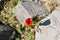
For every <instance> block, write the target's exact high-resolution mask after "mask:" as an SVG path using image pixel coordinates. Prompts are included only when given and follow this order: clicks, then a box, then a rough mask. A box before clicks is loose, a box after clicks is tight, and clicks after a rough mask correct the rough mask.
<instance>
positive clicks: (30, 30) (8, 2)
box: [0, 0, 40, 40]
mask: <svg viewBox="0 0 60 40" xmlns="http://www.w3.org/2000/svg"><path fill="white" fill-rule="evenodd" d="M19 2H21V0H5V1H4V5H3V9H2V10H1V11H0V21H1V22H2V23H4V24H5V25H10V26H11V27H12V28H14V29H15V30H16V31H17V32H18V33H17V37H16V39H15V40H34V35H35V31H36V29H35V26H38V25H39V23H36V22H38V21H39V20H40V17H39V16H36V17H35V18H28V19H29V20H28V19H27V20H26V24H25V26H23V25H22V24H20V23H19V21H18V20H17V18H16V16H14V15H13V12H12V11H13V8H14V7H15V6H16V5H17V4H18V3H19ZM36 18H37V19H36ZM35 19H36V20H35ZM32 20H34V21H35V22H33V21H32ZM28 21H29V22H31V23H30V24H29V22H28ZM32 22H33V24H32ZM27 24H28V25H27ZM30 25H31V26H30Z"/></svg>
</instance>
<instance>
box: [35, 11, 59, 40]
mask: <svg viewBox="0 0 60 40" xmlns="http://www.w3.org/2000/svg"><path fill="white" fill-rule="evenodd" d="M47 20H49V21H50V23H49V24H48V25H46V22H47ZM45 21H46V22H45ZM41 22H42V23H43V25H40V26H39V27H38V29H39V30H37V31H36V35H35V40H60V10H54V11H53V12H52V14H50V15H49V16H48V17H46V18H45V19H43V20H41ZM44 23H45V24H44ZM47 23H48V22H47Z"/></svg>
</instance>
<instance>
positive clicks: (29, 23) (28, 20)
mask: <svg viewBox="0 0 60 40" xmlns="http://www.w3.org/2000/svg"><path fill="white" fill-rule="evenodd" d="M32 22H33V20H32V18H28V19H26V20H25V24H24V25H25V26H31V25H32Z"/></svg>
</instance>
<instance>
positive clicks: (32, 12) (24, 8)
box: [13, 2, 46, 24]
mask: <svg viewBox="0 0 60 40" xmlns="http://www.w3.org/2000/svg"><path fill="white" fill-rule="evenodd" d="M13 13H14V15H15V16H16V17H17V19H18V20H19V21H20V23H22V24H24V21H25V20H26V19H27V18H31V17H34V16H36V15H37V14H38V15H40V16H45V15H46V11H45V9H44V7H43V6H42V5H41V4H39V3H34V2H22V3H19V4H18V5H17V6H16V7H15V9H13Z"/></svg>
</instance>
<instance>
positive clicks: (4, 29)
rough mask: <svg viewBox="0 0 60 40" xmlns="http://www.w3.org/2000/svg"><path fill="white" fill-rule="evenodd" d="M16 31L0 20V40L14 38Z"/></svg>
mask: <svg viewBox="0 0 60 40" xmlns="http://www.w3.org/2000/svg"><path fill="white" fill-rule="evenodd" d="M15 35H16V31H15V30H14V29H13V28H11V27H10V26H9V25H4V24H3V23H2V22H0V40H14V38H15Z"/></svg>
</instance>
